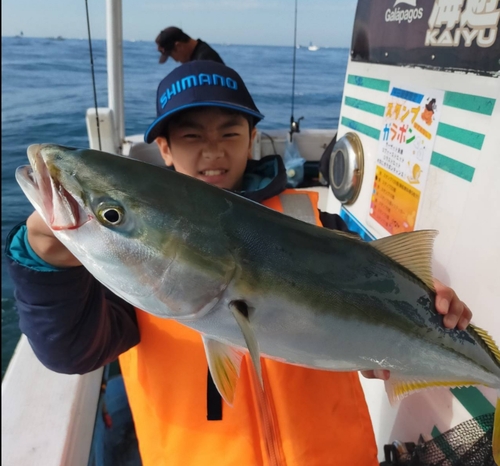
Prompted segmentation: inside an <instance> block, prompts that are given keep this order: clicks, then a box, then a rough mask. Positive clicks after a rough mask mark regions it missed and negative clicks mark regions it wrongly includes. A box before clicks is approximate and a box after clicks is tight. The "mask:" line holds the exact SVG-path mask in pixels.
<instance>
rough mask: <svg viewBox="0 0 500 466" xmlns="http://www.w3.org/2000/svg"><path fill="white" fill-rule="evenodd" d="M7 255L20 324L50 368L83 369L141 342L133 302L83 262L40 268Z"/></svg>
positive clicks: (63, 370) (74, 371) (80, 371)
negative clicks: (46, 269) (81, 264)
mask: <svg viewBox="0 0 500 466" xmlns="http://www.w3.org/2000/svg"><path fill="white" fill-rule="evenodd" d="M10 236H11V235H9V237H10ZM6 246H7V247H8V241H7V245H6ZM7 256H8V257H7V267H8V271H9V274H10V276H11V278H12V281H13V283H14V287H15V292H14V296H15V300H16V306H17V310H18V313H19V327H20V329H21V332H23V333H24V334H25V335H26V336H27V338H28V340H29V342H30V345H31V347H32V348H33V351H34V352H35V354H36V356H37V357H38V359H39V360H40V361H41V362H42V364H44V365H45V366H46V367H47V368H49V369H51V370H53V371H55V372H61V373H66V374H83V373H86V372H90V371H93V370H95V369H97V368H99V367H101V366H104V365H105V364H107V363H110V362H112V361H114V360H115V359H116V358H117V357H118V355H120V354H121V353H123V352H124V351H126V350H128V349H129V348H131V347H133V346H135V345H136V344H137V343H139V341H140V336H139V328H138V325H137V317H136V314H135V309H134V308H133V306H132V305H130V304H128V303H126V302H125V301H124V300H122V299H121V298H119V297H118V296H116V295H115V294H113V293H112V292H111V291H109V290H108V289H107V288H105V287H104V286H103V285H102V284H101V283H100V282H98V281H97V280H96V279H95V278H94V277H93V276H92V275H91V274H90V273H89V272H88V271H87V270H86V269H85V268H84V267H71V268H68V269H64V270H60V271H53V272H41V271H37V270H34V269H32V268H29V267H26V266H24V265H21V264H20V263H18V262H16V261H15V260H13V258H12V257H9V255H8V254H7Z"/></svg>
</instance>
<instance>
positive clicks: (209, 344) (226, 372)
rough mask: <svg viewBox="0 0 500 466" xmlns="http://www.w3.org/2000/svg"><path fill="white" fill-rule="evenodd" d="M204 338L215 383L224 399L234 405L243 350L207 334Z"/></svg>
mask: <svg viewBox="0 0 500 466" xmlns="http://www.w3.org/2000/svg"><path fill="white" fill-rule="evenodd" d="M202 338H203V345H204V346H205V354H206V356H207V361H208V368H209V369H210V374H211V375H212V379H213V381H214V384H215V386H216V387H217V390H218V391H219V393H220V395H221V396H222V398H224V401H225V402H226V403H227V404H228V405H230V406H232V405H233V400H234V394H235V391H236V382H237V381H238V378H239V376H240V367H241V360H242V359H243V356H244V354H243V351H240V350H239V349H236V348H234V347H232V346H230V345H226V344H225V343H222V342H220V341H217V340H214V339H212V338H210V337H207V336H205V335H203V337H202Z"/></svg>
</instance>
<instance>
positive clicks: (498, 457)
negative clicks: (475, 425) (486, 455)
mask: <svg viewBox="0 0 500 466" xmlns="http://www.w3.org/2000/svg"><path fill="white" fill-rule="evenodd" d="M492 443H493V459H494V460H495V463H496V464H497V465H498V466H500V390H497V407H496V410H495V420H494V421H493V440H492Z"/></svg>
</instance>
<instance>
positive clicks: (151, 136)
mask: <svg viewBox="0 0 500 466" xmlns="http://www.w3.org/2000/svg"><path fill="white" fill-rule="evenodd" d="M194 107H222V108H229V109H232V110H237V111H240V112H241V113H245V114H247V115H250V116H252V117H253V118H254V123H255V124H256V123H258V122H259V121H260V120H262V119H263V118H264V115H262V114H261V113H260V112H259V109H258V108H257V107H256V106H255V103H254V101H253V99H252V96H251V95H250V93H249V92H248V89H247V88H246V86H245V83H244V82H243V80H242V79H241V77H240V75H239V74H238V73H236V71H234V70H233V69H232V68H229V67H228V66H226V65H223V64H222V63H218V62H215V61H211V60H195V61H191V62H188V63H184V64H183V65H181V66H178V67H177V68H175V69H174V70H173V71H172V72H171V73H169V74H168V75H167V76H166V77H165V78H164V79H163V81H161V83H160V84H159V86H158V91H157V93H156V120H155V121H153V123H152V124H151V126H150V127H149V128H148V130H147V131H146V134H145V135H144V141H146V142H147V143H148V144H149V143H151V142H153V141H154V140H155V139H156V138H157V137H158V136H162V135H164V134H165V132H164V127H165V124H166V122H167V120H168V119H169V118H170V117H171V116H172V115H174V114H176V113H177V112H180V111H182V110H187V109H189V108H194Z"/></svg>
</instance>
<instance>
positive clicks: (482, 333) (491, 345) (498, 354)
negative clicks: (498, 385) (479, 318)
mask: <svg viewBox="0 0 500 466" xmlns="http://www.w3.org/2000/svg"><path fill="white" fill-rule="evenodd" d="M469 327H472V328H473V329H474V331H475V332H476V333H477V334H478V335H479V337H480V338H481V340H483V342H484V344H485V345H486V346H487V347H488V349H489V350H490V351H491V352H492V353H493V355H494V356H495V358H496V360H497V362H498V363H500V350H499V349H498V346H497V344H496V343H495V340H493V338H491V336H490V335H489V333H488V332H487V331H486V330H483V329H482V328H480V327H476V326H475V325H473V324H470V325H469Z"/></svg>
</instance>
